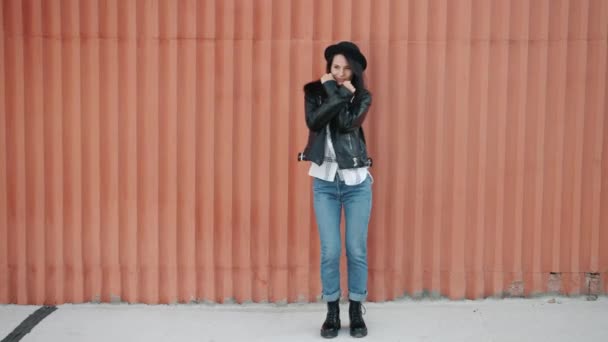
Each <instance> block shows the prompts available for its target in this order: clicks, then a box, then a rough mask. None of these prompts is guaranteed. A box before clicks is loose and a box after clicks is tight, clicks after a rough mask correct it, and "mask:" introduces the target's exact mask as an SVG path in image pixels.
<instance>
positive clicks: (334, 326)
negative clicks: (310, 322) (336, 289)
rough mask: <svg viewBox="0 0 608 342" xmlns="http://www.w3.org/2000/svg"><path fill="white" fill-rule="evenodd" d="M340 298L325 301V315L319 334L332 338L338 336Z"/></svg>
mask: <svg viewBox="0 0 608 342" xmlns="http://www.w3.org/2000/svg"><path fill="white" fill-rule="evenodd" d="M340 327H341V326H340V300H339V299H338V300H336V301H333V302H328V303H327V317H326V318H325V322H323V326H322V327H321V336H323V337H325V338H332V337H336V336H338V330H340Z"/></svg>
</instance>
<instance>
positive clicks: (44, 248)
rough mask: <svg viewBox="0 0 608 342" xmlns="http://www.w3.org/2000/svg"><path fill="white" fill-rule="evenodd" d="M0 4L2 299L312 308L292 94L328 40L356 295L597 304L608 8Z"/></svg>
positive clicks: (532, 1)
mask: <svg viewBox="0 0 608 342" xmlns="http://www.w3.org/2000/svg"><path fill="white" fill-rule="evenodd" d="M0 11H1V13H0V21H1V27H2V35H1V38H0V39H1V40H0V56H1V58H0V61H1V63H0V303H20V304H26V303H29V304H41V303H65V302H83V301H85V302H86V301H127V302H145V303H159V302H160V303H172V302H190V301H212V302H231V301H236V302H247V301H254V302H262V301H270V302H294V301H314V300H317V299H318V296H319V294H320V291H321V290H320V281H319V256H318V251H319V246H318V245H319V241H318V236H317V233H316V227H315V221H314V216H313V212H312V208H311V189H310V178H309V177H308V176H307V168H308V165H307V164H306V163H297V162H296V154H297V152H298V151H300V150H301V149H302V148H303V147H304V144H305V142H306V137H307V130H306V126H305V123H304V113H303V107H304V105H303V93H302V90H301V88H302V85H303V84H304V83H305V82H307V81H309V80H312V79H315V78H318V77H319V76H320V75H321V74H322V73H323V69H324V61H323V59H322V56H323V49H324V47H325V46H327V45H328V44H330V43H332V42H336V41H339V40H346V39H348V40H353V41H355V42H356V43H358V44H359V45H360V47H361V48H362V50H363V52H364V53H365V54H366V55H367V56H368V59H369V61H370V63H369V68H368V72H367V74H368V84H369V87H370V89H371V90H372V92H373V94H374V104H373V107H372V111H371V112H370V115H369V116H368V119H367V121H366V123H365V128H366V130H367V136H368V141H369V145H370V149H371V154H372V155H373V157H374V160H375V163H374V167H373V169H372V173H373V174H374V178H375V183H374V207H373V213H372V221H371V224H370V228H369V230H370V235H369V247H370V248H369V252H370V255H369V264H370V268H369V273H370V278H369V292H370V298H369V299H370V300H373V301H382V300H391V299H395V298H398V297H401V296H403V295H408V296H414V297H418V296H425V295H428V296H447V297H449V298H454V299H457V298H482V297H486V296H522V295H523V296H528V295H533V294H537V293H547V292H561V293H567V294H587V293H595V294H598V293H599V294H601V293H606V292H608V286H607V283H608V273H607V271H608V249H607V248H605V247H606V246H607V245H608V229H607V225H608V138H605V137H606V133H608V119H607V118H606V114H607V104H606V96H607V95H608V93H607V91H608V87H607V85H606V80H607V75H608V72H607V31H608V1H605V0H570V1H568V0H513V1H506V0H495V1H486V0H433V1H414V0H410V1H399V0H392V1H388V0H374V1H373V2H372V1H371V0H353V1H348V0H341V1H337V0H336V1H324V0H316V1H310V0H292V1H283V0H256V1H249V0H206V1H192V0H189V1H177V0H176V1H131V0H125V1H121V0H106V1H101V0H99V1H77V0H71V1H68V0H66V1H59V0H53V1H51V0H29V1H25V0H23V1H19V0H4V1H2V5H1V6H0ZM601 246H604V247H601ZM342 266H343V269H344V260H343V264H342ZM342 281H343V289H345V288H346V283H345V277H344V274H343V277H342Z"/></svg>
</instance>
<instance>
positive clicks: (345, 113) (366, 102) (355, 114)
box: [338, 91, 372, 133]
mask: <svg viewBox="0 0 608 342" xmlns="http://www.w3.org/2000/svg"><path fill="white" fill-rule="evenodd" d="M371 105H372V95H371V94H370V93H369V92H368V91H366V92H365V93H363V94H362V95H361V98H360V99H357V100H356V101H355V103H354V104H353V105H352V106H351V107H350V109H349V110H342V111H340V113H339V114H338V130H339V131H340V132H342V133H346V132H351V131H354V130H356V129H359V127H361V125H362V124H363V121H364V120H365V117H366V116H367V112H368V111H369V107H371Z"/></svg>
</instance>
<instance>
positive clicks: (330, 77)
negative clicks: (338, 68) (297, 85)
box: [321, 74, 336, 83]
mask: <svg viewBox="0 0 608 342" xmlns="http://www.w3.org/2000/svg"><path fill="white" fill-rule="evenodd" d="M335 80H336V79H335V78H334V75H332V74H325V75H323V76H321V83H325V82H327V81H335Z"/></svg>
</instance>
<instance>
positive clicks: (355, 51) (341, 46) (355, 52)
mask: <svg viewBox="0 0 608 342" xmlns="http://www.w3.org/2000/svg"><path fill="white" fill-rule="evenodd" d="M338 54H341V55H344V56H346V57H349V58H352V59H354V60H355V61H357V62H358V63H359V64H361V68H362V69H363V70H365V68H367V60H366V59H365V56H363V54H362V53H361V51H359V47H358V46H357V45H355V44H354V43H352V42H346V41H345V42H339V43H338V44H334V45H330V46H328V47H327V48H326V49H325V60H326V61H327V62H328V63H331V61H332V59H333V58H334V56H335V55H338Z"/></svg>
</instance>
